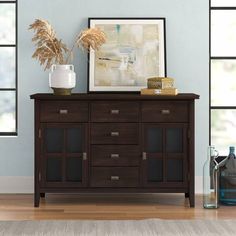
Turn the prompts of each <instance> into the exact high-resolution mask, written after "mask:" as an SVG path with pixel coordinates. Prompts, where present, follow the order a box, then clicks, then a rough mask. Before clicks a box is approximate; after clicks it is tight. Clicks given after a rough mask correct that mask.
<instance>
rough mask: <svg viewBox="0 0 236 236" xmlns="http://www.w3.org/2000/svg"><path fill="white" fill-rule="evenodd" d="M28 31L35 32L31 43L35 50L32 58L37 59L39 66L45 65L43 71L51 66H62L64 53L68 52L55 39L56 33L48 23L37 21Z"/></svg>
mask: <svg viewBox="0 0 236 236" xmlns="http://www.w3.org/2000/svg"><path fill="white" fill-rule="evenodd" d="M29 29H30V30H31V29H32V30H34V32H35V35H34V37H33V38H32V42H35V46H36V50H35V52H34V54H33V56H32V57H33V58H36V59H38V60H39V62H40V65H45V70H46V69H49V68H50V67H51V65H52V64H63V63H64V53H66V52H68V51H69V50H68V48H67V47H66V45H65V44H64V43H63V42H62V41H61V40H58V39H57V38H56V33H55V31H54V29H53V28H52V26H51V25H50V24H49V23H48V21H46V20H39V19H37V20H35V22H34V23H33V24H31V25H30V27H29Z"/></svg>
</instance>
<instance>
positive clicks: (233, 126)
mask: <svg viewBox="0 0 236 236" xmlns="http://www.w3.org/2000/svg"><path fill="white" fill-rule="evenodd" d="M211 144H212V145H215V147H216V149H217V150H218V151H219V153H220V155H228V152H229V150H228V149H229V146H236V110H228V109H227V110H226V109H222V110H221V109H213V110H211Z"/></svg>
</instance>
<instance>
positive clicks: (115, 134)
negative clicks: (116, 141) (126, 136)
mask: <svg viewBox="0 0 236 236" xmlns="http://www.w3.org/2000/svg"><path fill="white" fill-rule="evenodd" d="M119 135H120V133H119V132H111V136H112V137H117V136H119Z"/></svg>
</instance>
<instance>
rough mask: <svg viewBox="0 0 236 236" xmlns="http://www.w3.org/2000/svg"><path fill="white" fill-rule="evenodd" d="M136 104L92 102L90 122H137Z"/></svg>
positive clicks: (137, 105)
mask: <svg viewBox="0 0 236 236" xmlns="http://www.w3.org/2000/svg"><path fill="white" fill-rule="evenodd" d="M138 120H139V103H138V102H93V103H92V104H91V121H92V122H138Z"/></svg>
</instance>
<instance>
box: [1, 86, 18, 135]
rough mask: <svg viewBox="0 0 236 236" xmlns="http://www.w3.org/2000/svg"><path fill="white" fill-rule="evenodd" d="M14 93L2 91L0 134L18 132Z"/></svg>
mask: <svg viewBox="0 0 236 236" xmlns="http://www.w3.org/2000/svg"><path fill="white" fill-rule="evenodd" d="M15 109H16V103H15V92H14V91H0V132H15V131H16V114H15Z"/></svg>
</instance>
